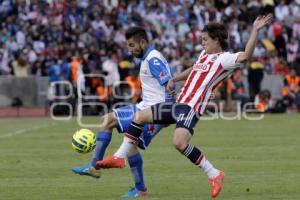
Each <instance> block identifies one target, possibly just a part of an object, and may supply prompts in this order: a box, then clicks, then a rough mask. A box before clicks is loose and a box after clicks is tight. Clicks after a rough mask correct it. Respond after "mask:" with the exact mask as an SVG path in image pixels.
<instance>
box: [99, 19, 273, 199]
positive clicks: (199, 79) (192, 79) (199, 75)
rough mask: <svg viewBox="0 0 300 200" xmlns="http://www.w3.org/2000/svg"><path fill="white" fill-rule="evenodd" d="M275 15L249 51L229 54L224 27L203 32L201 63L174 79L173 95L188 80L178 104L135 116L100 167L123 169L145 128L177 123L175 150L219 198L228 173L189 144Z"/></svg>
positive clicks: (253, 35) (215, 26) (255, 25)
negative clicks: (216, 93)
mask: <svg viewBox="0 0 300 200" xmlns="http://www.w3.org/2000/svg"><path fill="white" fill-rule="evenodd" d="M271 20H272V15H271V14H270V15H267V16H262V17H258V18H257V19H256V20H255V21H254V23H253V29H252V32H251V35H250V38H249V40H248V42H247V44H246V48H245V51H243V52H238V53H230V52H226V51H225V49H226V48H227V44H228V43H227V38H228V32H227V29H226V27H225V26H224V25H222V24H219V23H210V24H208V25H206V26H205V27H204V30H203V31H202V45H203V48H204V51H202V52H201V54H200V56H199V58H198V61H197V62H196V63H195V64H194V65H193V66H192V67H191V68H189V69H187V70H186V71H184V72H182V73H181V74H179V75H177V76H176V77H174V78H172V79H171V80H169V82H168V86H167V89H168V90H169V91H170V92H171V93H173V91H174V86H175V82H178V81H182V80H186V82H185V85H184V87H183V88H182V90H181V92H180V94H179V96H178V99H177V103H176V104H168V103H159V104H156V105H153V106H151V108H149V109H145V110H143V111H141V112H137V113H135V117H134V120H133V122H132V124H131V125H130V127H129V128H128V132H127V133H126V134H125V136H124V140H123V143H122V145H121V146H120V148H119V149H118V151H117V152H116V153H115V154H114V155H113V156H109V157H107V158H106V159H105V160H103V161H99V162H98V163H97V165H98V166H100V167H103V168H123V167H124V166H125V158H126V155H127V154H128V152H129V151H130V150H131V148H132V147H133V146H134V145H137V144H138V142H139V140H138V138H139V136H140V135H141V133H142V130H143V124H145V123H155V124H172V123H176V129H175V131H174V136H173V144H174V146H175V148H176V149H177V150H178V151H179V152H181V153H182V154H183V155H184V156H186V157H187V158H188V159H189V160H190V161H191V162H192V163H194V164H195V165H196V166H198V167H199V168H201V169H203V171H204V172H205V173H206V174H207V175H208V177H209V180H210V185H211V192H210V193H211V196H212V197H213V198H214V197H217V196H218V194H219V193H220V192H221V190H222V182H223V179H224V176H225V174H224V172H222V171H220V170H218V169H216V168H215V167H214V166H213V165H212V164H211V163H210V162H209V161H208V160H207V159H206V158H205V156H204V154H203V153H202V152H201V151H200V149H199V148H197V147H195V146H194V145H192V144H190V143H189V141H190V139H191V137H192V136H193V133H194V130H193V129H194V126H195V125H196V123H197V121H198V119H199V116H201V115H202V114H203V113H204V111H205V107H206V106H207V104H208V102H209V98H210V96H211V93H212V91H213V89H214V88H215V87H216V86H217V85H218V83H219V82H220V81H222V80H223V79H225V78H226V77H228V76H229V75H230V74H232V73H233V71H234V69H236V68H238V67H239V65H240V64H242V63H244V62H246V61H247V60H249V59H250V58H251V56H252V54H253V51H254V48H255V44H256V38H257V35H258V31H259V30H260V29H261V28H263V27H264V26H266V25H267V24H269V23H270V21H271Z"/></svg>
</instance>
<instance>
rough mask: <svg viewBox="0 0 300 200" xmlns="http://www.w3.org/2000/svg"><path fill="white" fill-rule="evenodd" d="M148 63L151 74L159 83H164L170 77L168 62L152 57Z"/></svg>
mask: <svg viewBox="0 0 300 200" xmlns="http://www.w3.org/2000/svg"><path fill="white" fill-rule="evenodd" d="M148 63H149V69H150V72H151V74H152V75H153V76H154V77H155V78H156V79H157V80H158V82H159V84H160V85H164V84H165V83H167V82H168V81H169V80H170V79H171V74H170V71H169V70H168V66H167V65H168V64H167V63H164V62H163V61H162V60H161V59H160V58H158V57H153V58H151V59H150V60H149V61H148Z"/></svg>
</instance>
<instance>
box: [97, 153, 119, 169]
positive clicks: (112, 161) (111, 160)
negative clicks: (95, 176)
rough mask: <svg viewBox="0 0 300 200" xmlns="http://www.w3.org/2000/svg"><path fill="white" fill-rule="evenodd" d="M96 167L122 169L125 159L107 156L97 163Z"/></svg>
mask: <svg viewBox="0 0 300 200" xmlns="http://www.w3.org/2000/svg"><path fill="white" fill-rule="evenodd" d="M96 166H97V167H101V168H124V167H125V159H124V158H119V157H116V156H107V157H106V158H105V159H104V160H100V161H97V162H96Z"/></svg>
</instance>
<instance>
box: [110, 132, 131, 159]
mask: <svg viewBox="0 0 300 200" xmlns="http://www.w3.org/2000/svg"><path fill="white" fill-rule="evenodd" d="M134 145H135V144H134V143H133V141H132V140H131V139H129V138H127V137H124V139H123V143H122V144H121V146H120V147H119V149H118V150H117V152H116V153H115V154H114V156H116V157H118V158H124V159H125V158H127V154H128V153H129V151H130V149H131V148H132V147H133V146H134Z"/></svg>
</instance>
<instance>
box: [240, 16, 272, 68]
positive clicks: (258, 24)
mask: <svg viewBox="0 0 300 200" xmlns="http://www.w3.org/2000/svg"><path fill="white" fill-rule="evenodd" d="M272 18H273V17H272V14H268V15H264V16H260V17H258V18H256V20H255V21H254V23H253V28H252V31H251V35H250V38H249V40H248V42H247V44H246V48H245V51H244V52H241V53H239V55H238V58H237V60H236V63H244V62H246V61H248V60H249V59H250V58H251V56H252V54H253V51H254V48H255V44H256V38H257V35H258V31H259V30H260V29H262V28H263V27H265V26H266V25H268V24H269V23H270V22H271V21H272Z"/></svg>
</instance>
